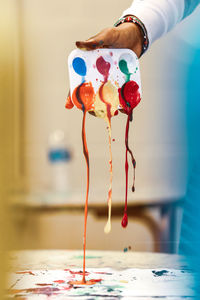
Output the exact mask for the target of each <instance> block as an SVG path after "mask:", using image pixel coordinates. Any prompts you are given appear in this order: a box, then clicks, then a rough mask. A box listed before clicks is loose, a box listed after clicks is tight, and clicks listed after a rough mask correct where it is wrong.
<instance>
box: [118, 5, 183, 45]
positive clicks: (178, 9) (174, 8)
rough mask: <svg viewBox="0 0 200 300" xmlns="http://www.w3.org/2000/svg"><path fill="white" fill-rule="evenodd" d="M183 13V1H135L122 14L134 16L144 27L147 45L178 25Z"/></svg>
mask: <svg viewBox="0 0 200 300" xmlns="http://www.w3.org/2000/svg"><path fill="white" fill-rule="evenodd" d="M184 12H185V0H135V1H133V3H132V5H131V7H130V8H129V9H127V10H125V11H124V12H123V16H125V15H135V16H136V17H138V18H139V19H140V20H141V21H142V22H143V24H144V25H145V27H146V30H147V33H148V38H149V45H151V44H152V43H153V42H154V41H155V40H156V39H158V38H159V37H161V36H162V35H164V34H166V33H167V32H168V31H170V30H171V29H172V28H173V27H174V26H175V25H176V24H177V23H179V22H180V21H181V20H182V19H183V17H184Z"/></svg>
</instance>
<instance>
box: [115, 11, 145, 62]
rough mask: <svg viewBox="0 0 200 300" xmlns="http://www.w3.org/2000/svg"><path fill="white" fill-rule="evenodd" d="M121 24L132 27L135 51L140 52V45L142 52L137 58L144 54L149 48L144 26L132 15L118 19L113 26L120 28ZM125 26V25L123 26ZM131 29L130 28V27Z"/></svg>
mask: <svg viewBox="0 0 200 300" xmlns="http://www.w3.org/2000/svg"><path fill="white" fill-rule="evenodd" d="M123 24H132V25H135V26H134V27H132V28H134V33H133V34H134V35H135V46H137V51H139V52H140V47H141V45H142V51H141V52H140V54H139V57H140V56H141V55H142V54H144V53H145V51H146V50H147V49H148V46H149V39H148V34H147V30H146V27H145V26H144V24H143V23H142V22H141V21H140V19H138V18H137V17H136V16H134V15H126V16H124V17H123V18H121V19H119V20H118V21H117V22H116V23H115V24H114V26H115V27H118V26H122V25H123ZM123 26H125V25H123ZM130 28H131V27H130Z"/></svg>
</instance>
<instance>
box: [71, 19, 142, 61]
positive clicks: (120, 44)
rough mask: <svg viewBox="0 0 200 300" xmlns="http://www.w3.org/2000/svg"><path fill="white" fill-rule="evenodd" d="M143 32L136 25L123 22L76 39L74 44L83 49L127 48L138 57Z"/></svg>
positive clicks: (140, 51) (140, 50)
mask: <svg viewBox="0 0 200 300" xmlns="http://www.w3.org/2000/svg"><path fill="white" fill-rule="evenodd" d="M142 44H143V34H142V32H141V29H140V28H139V26H138V25H136V24H134V23H128V22H127V23H123V24H121V25H119V26H118V27H110V28H106V29H104V30H102V31H101V32H100V33H98V34H97V35H95V36H93V37H91V38H90V39H88V40H86V41H77V42H76V46H77V47H78V48H80V49H84V50H94V49H97V48H128V49H131V50H133V51H134V52H135V53H136V55H137V57H138V58H139V57H140V55H141V53H142Z"/></svg>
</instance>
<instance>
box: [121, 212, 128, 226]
mask: <svg viewBox="0 0 200 300" xmlns="http://www.w3.org/2000/svg"><path fill="white" fill-rule="evenodd" d="M121 224H122V227H123V228H126V226H127V225H128V216H127V213H126V212H125V213H124V216H123V219H122V222H121Z"/></svg>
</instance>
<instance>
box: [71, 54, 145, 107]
mask: <svg viewBox="0 0 200 300" xmlns="http://www.w3.org/2000/svg"><path fill="white" fill-rule="evenodd" d="M68 67H69V78H70V91H71V97H72V101H73V92H74V90H75V89H76V88H77V87H79V86H80V85H81V84H83V83H90V84H91V86H92V88H93V90H94V94H95V95H96V94H97V93H98V91H99V89H100V87H101V85H102V84H103V83H106V82H109V84H110V86H112V91H113V93H114V94H115V96H116V95H118V94H119V93H120V88H122V87H123V86H124V85H125V84H126V83H130V82H131V83H132V82H134V83H136V84H137V85H138V91H139V93H140V95H141V80H140V71H139V62H138V58H137V56H136V54H135V53H134V52H133V51H132V50H129V49H97V50H93V51H83V50H79V49H76V50H73V51H72V52H71V54H70V55H69V58H68ZM131 88H132V86H130V84H129V87H128V88H126V94H127V93H130V90H131ZM110 90H111V88H110V89H109V91H110ZM124 90H125V89H124ZM125 96H127V95H125ZM111 98H112V97H111ZM115 98H116V97H115ZM113 99H114V97H113ZM118 102H120V101H119V95H118ZM115 103H116V100H115ZM75 104H76V103H75ZM135 106H136V105H135ZM79 108H80V107H79ZM93 108H94V106H93ZM90 110H92V109H90Z"/></svg>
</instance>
